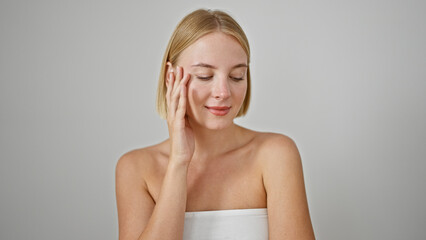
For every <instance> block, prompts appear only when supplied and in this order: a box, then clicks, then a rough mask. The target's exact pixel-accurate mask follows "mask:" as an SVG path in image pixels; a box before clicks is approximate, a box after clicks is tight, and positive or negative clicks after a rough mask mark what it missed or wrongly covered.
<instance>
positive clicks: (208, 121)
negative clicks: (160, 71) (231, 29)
mask: <svg viewBox="0 0 426 240" xmlns="http://www.w3.org/2000/svg"><path fill="white" fill-rule="evenodd" d="M177 65H178V66H182V67H183V69H184V72H186V73H189V74H190V75H191V80H190V81H189V83H188V94H187V96H188V104H187V107H186V108H187V112H186V114H187V115H188V120H189V121H190V123H191V124H198V125H201V126H204V127H207V128H209V129H222V128H226V127H228V126H229V125H231V124H232V123H233V119H234V118H235V117H236V115H237V114H238V112H239V110H240V107H241V105H242V103H243V101H244V98H245V95H246V92H247V55H246V53H245V51H244V50H243V48H242V47H241V45H240V44H239V42H238V41H237V40H236V39H235V38H234V37H232V36H230V35H227V34H225V33H222V32H213V33H210V34H207V35H205V36H203V37H201V38H200V39H198V40H197V41H196V42H195V43H193V44H192V45H191V46H189V47H188V48H187V49H185V50H184V51H183V52H182V53H181V55H180V56H179V59H178V63H177ZM173 67H174V68H175V67H176V66H173Z"/></svg>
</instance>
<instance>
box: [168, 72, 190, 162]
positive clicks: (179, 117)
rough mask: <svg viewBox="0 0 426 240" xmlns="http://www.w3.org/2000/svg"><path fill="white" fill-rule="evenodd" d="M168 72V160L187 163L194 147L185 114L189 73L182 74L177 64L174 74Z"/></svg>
mask: <svg viewBox="0 0 426 240" xmlns="http://www.w3.org/2000/svg"><path fill="white" fill-rule="evenodd" d="M170 67H171V66H170ZM168 74H169V76H168V84H167V93H166V101H167V125H168V128H169V135H170V148H171V149H170V160H171V161H177V163H179V164H180V163H183V164H186V165H189V163H190V161H191V159H192V155H193V154H194V149H195V140H194V134H193V131H192V128H191V126H190V125H189V122H188V119H187V116H186V105H187V92H188V90H187V84H188V81H189V79H190V78H191V75H190V74H185V75H184V72H183V68H182V67H179V66H177V68H176V75H175V73H174V72H173V71H170V72H169V73H168ZM169 163H170V162H169Z"/></svg>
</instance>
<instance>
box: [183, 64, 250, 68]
mask: <svg viewBox="0 0 426 240" xmlns="http://www.w3.org/2000/svg"><path fill="white" fill-rule="evenodd" d="M191 67H205V68H212V69H217V67H215V66H213V65H210V64H207V63H197V64H194V65H191ZM240 67H248V66H247V64H245V63H240V64H237V65H235V66H233V67H232V69H234V68H240Z"/></svg>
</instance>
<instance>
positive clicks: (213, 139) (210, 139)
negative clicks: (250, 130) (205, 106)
mask: <svg viewBox="0 0 426 240" xmlns="http://www.w3.org/2000/svg"><path fill="white" fill-rule="evenodd" d="M190 124H191V127H192V130H193V132H194V138H195V152H194V155H193V160H197V161H206V160H207V161H208V160H209V159H215V158H217V157H219V156H221V155H222V154H224V153H227V152H229V151H231V150H233V149H235V148H236V147H237V146H238V145H239V144H240V140H241V134H242V131H241V127H240V126H238V125H236V124H235V123H232V124H231V125H230V126H229V127H226V128H224V129H219V130H211V129H207V128H205V127H203V126H200V125H197V124H195V123H190Z"/></svg>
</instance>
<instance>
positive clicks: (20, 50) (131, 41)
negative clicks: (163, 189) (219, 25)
mask: <svg viewBox="0 0 426 240" xmlns="http://www.w3.org/2000/svg"><path fill="white" fill-rule="evenodd" d="M200 7H204V8H213V9H222V10H225V11H228V12H229V13H230V14H231V15H232V16H234V17H235V18H236V19H237V21H239V23H240V24H241V25H242V27H243V28H244V29H245V31H246V33H247V35H248V38H249V41H250V43H251V48H252V62H251V69H252V76H253V79H252V81H253V94H252V95H253V97H252V105H251V108H250V109H249V113H248V115H247V116H246V117H244V118H241V119H238V120H237V121H236V122H237V123H239V124H241V125H243V126H245V127H248V128H252V129H254V130H258V131H274V132H280V133H283V134H286V135H288V136H290V137H291V138H293V139H294V140H295V142H296V144H297V145H298V147H299V150H300V153H301V156H302V162H303V167H304V174H305V183H306V190H307V195H308V201H309V207H310V212H311V217H312V222H313V225H314V229H315V233H316V236H317V239H336V240H337V239H346V240H351V239H354V240H355V239H389V240H390V239H424V238H426V229H425V227H424V224H425V222H426V207H425V206H424V203H425V202H426V188H425V187H424V183H425V182H426V177H425V175H424V172H425V170H426V164H425V160H426V150H425V143H426V130H425V122H426V104H425V103H426V96H425V93H426V68H425V66H426V47H425V42H426V32H425V29H426V28H425V27H424V24H425V23H426V15H425V14H424V13H425V12H426V3H425V2H424V1H402V0H399V1H384V0H383V1H380V0H368V1H367V0H358V1H338V0H334V1H333V0H329V1H313V0H308V1H276V2H272V1H252V2H247V1H243V0H238V1H225V0H215V1H169V2H167V1H156V2H155V3H154V1H151V2H148V1H147V2H144V1H108V0H107V1H100V0H85V1H53V0H52V1H42V0H39V1H30V0H18V1H14V0H2V1H1V2H0V34H1V37H0V63H1V64H0V79H1V82H0V107H1V113H0V114H1V115H0V123H1V125H0V143H1V145H0V147H1V149H0V157H1V163H0V164H1V165H0V193H1V202H0V238H1V239H116V238H117V232H118V230H117V215H116V206H115V189H114V177H115V176H114V171H115V164H116V161H117V160H118V158H119V157H120V156H121V155H122V154H123V153H125V152H127V151H129V150H132V149H135V148H140V147H144V146H147V145H151V144H154V143H157V142H159V141H162V140H164V139H165V138H167V137H168V135H167V128H166V124H165V122H164V121H162V120H160V118H159V117H158V116H157V115H156V113H155V92H156V86H157V78H158V73H159V69H160V61H161V59H162V56H163V52H164V50H165V47H166V44H167V41H168V39H169V37H170V35H171V33H172V31H173V29H174V27H175V26H176V24H177V22H178V21H179V20H180V19H181V18H182V17H183V16H184V15H186V14H187V13H189V12H191V11H193V10H195V9H197V8H200Z"/></svg>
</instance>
